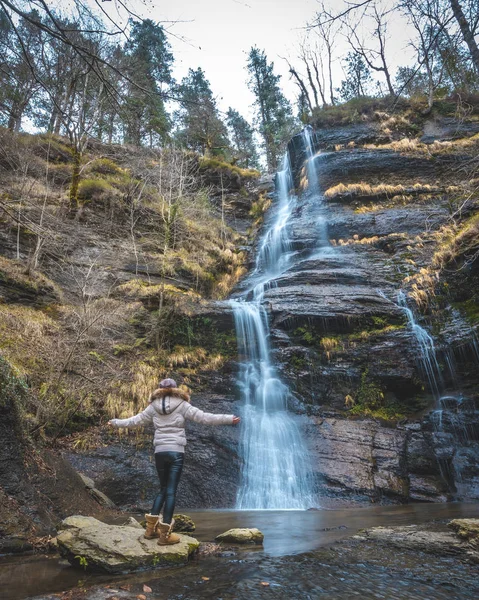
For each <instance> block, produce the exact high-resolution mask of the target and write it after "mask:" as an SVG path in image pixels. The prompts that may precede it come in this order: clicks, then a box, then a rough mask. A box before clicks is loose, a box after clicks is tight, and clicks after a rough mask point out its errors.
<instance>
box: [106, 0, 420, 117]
mask: <svg viewBox="0 0 479 600" xmlns="http://www.w3.org/2000/svg"><path fill="white" fill-rule="evenodd" d="M385 1H387V0H385ZM327 2H329V4H330V5H332V6H334V7H335V10H339V8H340V7H341V6H342V5H344V4H345V2H344V0H327ZM135 3H136V4H135ZM133 4H134V5H135V6H136V7H137V11H138V13H140V14H141V15H142V16H144V17H147V18H151V19H153V20H154V21H158V22H163V23H164V27H165V28H167V29H169V31H170V37H169V39H170V43H171V45H172V48H173V53H174V56H175V68H174V74H175V77H176V78H177V80H181V78H182V77H183V76H184V75H186V73H187V71H188V69H189V68H190V67H191V68H193V69H195V68H197V67H202V69H203V70H204V71H205V73H206V76H207V78H208V80H209V81H210V83H211V87H212V90H213V93H214V94H215V95H216V96H217V99H218V105H219V107H220V109H221V110H223V111H226V110H227V109H228V106H232V107H233V108H236V109H237V110H239V111H240V112H241V113H242V114H243V115H244V116H246V117H247V118H249V119H250V120H251V118H252V114H253V113H252V109H251V105H252V103H253V100H254V99H253V97H252V94H251V93H250V92H249V91H248V89H247V87H246V80H247V73H246V70H245V66H246V55H247V53H248V51H249V49H250V48H251V47H252V46H254V45H256V46H258V47H259V48H260V49H264V50H265V51H266V54H267V56H268V58H269V60H270V61H274V63H275V68H276V69H275V70H276V72H277V73H279V74H281V75H282V76H283V77H282V80H281V84H282V87H283V89H284V91H285V93H286V95H287V97H288V98H289V99H290V100H291V101H294V100H295V98H296V95H297V87H296V86H295V84H294V83H293V82H292V81H291V79H290V76H289V73H288V67H287V65H286V63H285V61H284V60H282V59H281V57H284V56H286V57H290V58H292V59H293V62H294V57H295V48H296V47H297V45H298V42H299V39H300V38H301V36H302V35H304V32H305V29H304V28H305V25H306V24H307V23H308V22H311V21H312V19H313V17H314V15H315V12H316V11H317V10H318V7H319V2H318V1H317V0H169V1H167V2H164V1H159V0H133ZM130 5H131V2H130ZM110 6H113V3H112V5H110ZM166 21H178V22H177V23H176V24H174V25H171V24H169V23H166ZM389 29H390V33H391V41H390V50H391V53H390V54H391V59H392V63H393V64H394V65H397V64H404V62H405V61H406V60H407V59H406V54H411V52H410V51H408V50H407V48H406V45H407V42H406V41H405V31H404V30H405V28H404V23H403V22H399V21H398V20H397V19H396V20H395V22H393V23H391V25H390V28H389ZM337 42H338V47H339V50H340V54H343V55H345V54H346V53H347V51H348V49H349V48H348V44H347V41H346V40H345V39H343V38H342V37H341V38H340V39H338V40H337ZM334 68H335V73H336V77H335V79H336V82H335V83H336V86H337V85H339V82H340V80H341V78H342V66H341V61H340V60H337V61H336V64H335V66H334Z"/></svg>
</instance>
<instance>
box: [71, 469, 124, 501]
mask: <svg viewBox="0 0 479 600" xmlns="http://www.w3.org/2000/svg"><path fill="white" fill-rule="evenodd" d="M78 475H80V478H81V480H82V481H83V483H84V484H85V487H86V489H87V490H88V491H89V492H90V495H91V496H92V497H93V498H94V499H95V500H96V501H97V502H98V503H99V504H101V505H102V506H106V507H107V508H115V503H114V502H113V500H110V498H108V496H107V495H106V494H104V493H103V492H101V491H100V490H97V489H96V487H95V482H94V481H93V479H91V477H87V476H86V475H83V474H82V473H78Z"/></svg>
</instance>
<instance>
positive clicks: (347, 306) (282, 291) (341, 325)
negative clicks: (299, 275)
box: [265, 283, 403, 333]
mask: <svg viewBox="0 0 479 600" xmlns="http://www.w3.org/2000/svg"><path fill="white" fill-rule="evenodd" d="M265 300H266V302H267V305H268V306H269V309H270V311H271V313H272V315H273V323H272V325H273V327H281V328H285V329H289V328H296V327H298V326H300V325H302V324H304V323H313V322H317V324H318V326H322V328H323V330H324V331H325V332H330V333H341V332H348V331H352V330H354V329H355V328H356V327H357V326H358V323H359V322H361V320H362V321H367V320H368V319H371V318H372V317H373V316H376V317H380V318H384V319H386V320H388V321H389V322H402V320H403V314H402V311H400V310H399V309H398V308H397V307H396V306H395V305H394V304H392V303H390V302H388V301H387V300H385V299H384V298H383V297H382V296H380V295H379V294H378V292H377V290H374V289H371V288H370V287H369V286H362V285H350V286H348V285H340V284H334V283H331V284H326V283H325V284H324V285H316V284H304V285H290V286H288V287H287V288H285V287H281V288H271V289H269V290H268V291H267V292H266V293H265Z"/></svg>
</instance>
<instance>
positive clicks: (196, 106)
mask: <svg viewBox="0 0 479 600" xmlns="http://www.w3.org/2000/svg"><path fill="white" fill-rule="evenodd" d="M178 91H179V97H180V101H181V109H180V110H179V111H178V112H177V114H176V120H177V127H178V130H177V132H176V136H175V138H176V139H177V140H178V141H179V142H180V144H181V145H182V146H184V147H186V148H189V149H190V150H195V151H196V152H200V153H201V154H204V155H206V156H210V155H214V156H218V155H224V153H225V151H226V150H227V149H228V147H229V141H228V132H227V129H226V125H225V124H224V123H223V121H222V120H221V119H220V116H219V112H218V108H217V106H216V101H215V98H214V96H213V92H212V91H211V88H210V83H209V81H208V80H207V79H206V77H205V73H204V71H203V70H202V69H201V68H198V69H196V70H194V69H190V70H189V72H188V75H187V76H186V77H185V78H184V79H183V80H182V82H181V85H180V86H179V89H178Z"/></svg>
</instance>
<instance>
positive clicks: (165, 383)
mask: <svg viewBox="0 0 479 600" xmlns="http://www.w3.org/2000/svg"><path fill="white" fill-rule="evenodd" d="M175 387H176V381H175V380H174V379H162V380H161V381H160V388H175Z"/></svg>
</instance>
